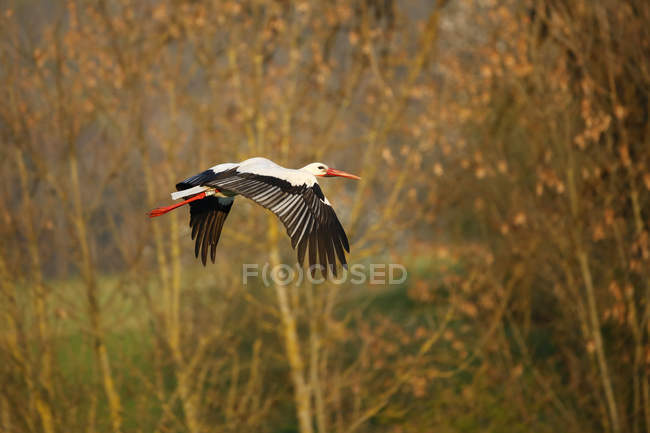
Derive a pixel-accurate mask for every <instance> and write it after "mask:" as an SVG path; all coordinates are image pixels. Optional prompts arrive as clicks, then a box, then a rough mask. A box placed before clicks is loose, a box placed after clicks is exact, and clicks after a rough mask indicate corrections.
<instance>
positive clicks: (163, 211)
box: [147, 192, 205, 218]
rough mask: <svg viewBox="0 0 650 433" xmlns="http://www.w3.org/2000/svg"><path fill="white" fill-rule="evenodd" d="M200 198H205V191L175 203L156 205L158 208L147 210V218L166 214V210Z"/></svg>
mask: <svg viewBox="0 0 650 433" xmlns="http://www.w3.org/2000/svg"><path fill="white" fill-rule="evenodd" d="M202 198H205V193H204V192H202V193H201V194H197V195H195V196H193V197H190V198H188V199H187V200H184V201H182V202H180V203H176V204H173V205H171V206H165V207H158V208H156V209H153V210H151V211H150V212H147V215H148V216H149V218H153V217H157V216H160V215H164V214H166V213H167V212H169V211H172V210H174V209H176V208H177V207H181V206H183V205H186V204H188V203H190V202H193V201H195V200H200V199H202Z"/></svg>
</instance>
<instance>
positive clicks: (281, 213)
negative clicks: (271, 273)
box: [148, 158, 360, 275]
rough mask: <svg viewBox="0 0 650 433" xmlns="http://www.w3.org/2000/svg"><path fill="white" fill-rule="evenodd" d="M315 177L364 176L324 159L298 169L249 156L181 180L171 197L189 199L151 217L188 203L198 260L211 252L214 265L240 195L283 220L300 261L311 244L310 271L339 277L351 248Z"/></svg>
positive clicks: (151, 215)
mask: <svg viewBox="0 0 650 433" xmlns="http://www.w3.org/2000/svg"><path fill="white" fill-rule="evenodd" d="M317 176H318V177H331V176H341V177H347V178H349V179H360V177H359V176H355V175H353V174H349V173H346V172H344V171H340V170H335V169H333V168H329V167H328V166H327V165H325V164H323V163H320V162H314V163H311V164H309V165H306V166H304V167H303V168H301V169H298V170H294V169H289V168H284V167H281V166H279V165H278V164H276V163H274V162H273V161H270V160H268V159H266V158H251V159H247V160H246V161H243V162H240V163H225V164H218V165H215V166H214V167H212V168H210V169H208V170H205V171H203V172H201V173H199V174H197V175H194V176H191V177H188V178H187V179H185V180H184V181H182V182H180V183H177V184H176V189H177V190H178V192H174V193H172V199H174V200H176V199H180V198H185V200H183V201H182V202H180V203H177V204H174V205H172V206H167V207H161V208H157V209H154V210H152V211H151V212H149V213H148V215H149V217H157V216H160V215H163V214H165V213H167V212H169V211H171V210H173V209H176V208H177V207H179V206H183V205H185V204H188V203H189V205H190V227H191V228H192V239H196V244H195V246H194V254H195V255H196V257H197V258H198V257H199V252H200V253H201V261H202V262H203V265H204V266H205V264H206V262H207V257H208V250H209V251H210V259H211V260H212V263H214V259H215V255H216V248H217V243H218V242H219V237H220V235H221V229H222V227H223V223H224V221H225V220H226V217H227V216H228V212H230V208H231V207H232V204H233V201H234V198H235V196H236V195H242V196H244V197H246V198H249V199H251V200H253V201H254V202H255V203H257V204H259V205H262V206H264V207H265V208H267V209H269V210H270V211H271V212H273V213H274V214H275V215H277V216H278V218H280V221H282V223H283V224H284V226H285V227H286V229H287V234H288V235H289V238H291V247H292V248H294V249H295V248H296V246H297V247H298V262H299V263H300V264H302V262H303V261H304V258H305V253H306V251H307V247H308V246H309V265H310V268H311V270H312V273H313V271H314V269H315V268H316V267H320V269H321V271H322V272H324V270H326V269H330V271H331V272H332V273H334V274H335V275H336V257H338V260H339V262H341V264H342V265H343V267H346V266H347V263H346V260H345V253H344V251H343V250H344V249H345V251H347V252H348V253H349V252H350V246H349V244H348V238H347V236H346V235H345V231H344V230H343V227H342V226H341V223H340V222H339V220H338V218H337V217H336V214H335V213H334V210H333V209H332V205H331V204H330V202H329V201H328V200H327V198H325V195H323V191H322V190H321V189H320V186H319V185H318V182H317V180H316V177H317ZM187 197H189V198H187Z"/></svg>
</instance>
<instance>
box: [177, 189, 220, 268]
mask: <svg viewBox="0 0 650 433" xmlns="http://www.w3.org/2000/svg"><path fill="white" fill-rule="evenodd" d="M190 179H191V178H190ZM188 180H189V179H188ZM192 186H196V184H192V183H190V182H188V181H187V180H185V181H183V182H181V183H179V184H177V185H176V189H178V190H179V191H181V190H183V189H187V188H191V187H192ZM232 203H233V198H232V197H214V196H211V197H206V198H204V199H201V200H197V201H193V202H191V203H190V228H191V229H192V239H196V243H195V244H194V255H195V256H196V257H197V258H198V257H199V252H200V253H201V262H203V266H205V264H206V263H207V260H208V250H209V251H210V260H212V263H214V259H215V256H216V254H217V244H218V243H219V238H220V237H221V229H222V228H223V223H224V222H225V221H226V217H227V216H228V213H229V212H230V208H232Z"/></svg>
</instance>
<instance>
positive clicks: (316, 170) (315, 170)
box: [301, 162, 361, 180]
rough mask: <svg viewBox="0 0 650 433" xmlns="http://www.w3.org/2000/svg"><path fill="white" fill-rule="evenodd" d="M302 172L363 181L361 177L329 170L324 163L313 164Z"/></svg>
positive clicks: (305, 167)
mask: <svg viewBox="0 0 650 433" xmlns="http://www.w3.org/2000/svg"><path fill="white" fill-rule="evenodd" d="M301 170H304V171H306V172H308V173H311V174H313V175H314V176H320V177H333V176H340V177H347V178H348V179H356V180H359V179H361V178H360V177H359V176H355V175H354V174H350V173H346V172H344V171H341V170H336V169H333V168H329V167H328V166H327V165H325V164H323V163H322V162H312V163H311V164H309V165H306V166H304V167H303V168H301Z"/></svg>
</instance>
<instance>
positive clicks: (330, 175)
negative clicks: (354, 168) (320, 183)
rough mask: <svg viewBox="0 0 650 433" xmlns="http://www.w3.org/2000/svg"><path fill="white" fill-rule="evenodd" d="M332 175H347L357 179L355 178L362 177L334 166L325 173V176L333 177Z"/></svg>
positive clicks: (349, 177)
mask: <svg viewBox="0 0 650 433" xmlns="http://www.w3.org/2000/svg"><path fill="white" fill-rule="evenodd" d="M332 176H340V177H347V178H348V179H355V180H359V179H361V178H360V177H359V176H355V175H354V174H350V173H346V172H344V171H341V170H336V169H333V168H328V169H327V172H326V173H325V177H332Z"/></svg>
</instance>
